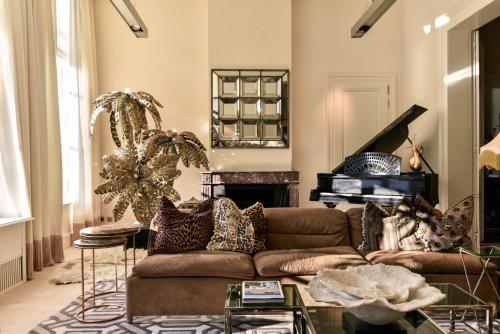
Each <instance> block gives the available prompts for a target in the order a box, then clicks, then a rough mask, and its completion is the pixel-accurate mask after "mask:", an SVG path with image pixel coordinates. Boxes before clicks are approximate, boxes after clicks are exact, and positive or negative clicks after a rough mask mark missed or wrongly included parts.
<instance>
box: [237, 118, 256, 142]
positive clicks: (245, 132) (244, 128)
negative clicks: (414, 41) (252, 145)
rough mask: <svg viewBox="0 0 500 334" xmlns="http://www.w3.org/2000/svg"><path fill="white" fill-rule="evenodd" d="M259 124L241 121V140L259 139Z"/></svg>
mask: <svg viewBox="0 0 500 334" xmlns="http://www.w3.org/2000/svg"><path fill="white" fill-rule="evenodd" d="M258 125H259V123H258V121H242V122H241V125H240V127H241V140H255V139H259V137H260V136H259V126H258Z"/></svg>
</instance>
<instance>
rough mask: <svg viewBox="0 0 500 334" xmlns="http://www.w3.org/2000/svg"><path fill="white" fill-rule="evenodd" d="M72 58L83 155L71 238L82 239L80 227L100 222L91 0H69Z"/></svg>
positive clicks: (95, 83)
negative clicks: (91, 126)
mask: <svg viewBox="0 0 500 334" xmlns="http://www.w3.org/2000/svg"><path fill="white" fill-rule="evenodd" d="M70 1H71V2H70V6H71V10H70V13H71V16H70V25H71V29H70V32H71V33H70V50H69V53H70V58H71V64H72V66H73V67H74V68H76V69H77V81H78V82H77V85H78V96H79V100H78V114H79V116H80V133H79V137H80V140H79V142H80V145H81V152H80V153H81V154H80V161H79V166H82V167H83V168H80V173H79V174H80V175H79V179H78V181H76V180H75V182H79V186H78V189H79V193H78V196H77V198H76V200H75V202H74V203H73V210H72V217H71V221H72V226H71V232H72V233H71V235H72V237H71V239H72V241H74V240H77V239H79V238H80V233H79V232H80V230H81V229H82V228H84V227H86V226H94V225H98V224H99V222H100V221H99V215H100V214H99V213H100V210H99V208H100V203H99V197H98V196H97V195H96V194H94V189H95V188H96V187H97V185H98V184H99V171H100V153H99V152H100V151H99V130H98V129H97V131H96V135H95V136H93V137H90V133H89V119H90V113H91V111H92V101H93V100H94V99H95V98H96V97H97V65H96V54H95V32H94V8H93V1H92V0H70Z"/></svg>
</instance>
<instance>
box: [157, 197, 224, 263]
mask: <svg viewBox="0 0 500 334" xmlns="http://www.w3.org/2000/svg"><path fill="white" fill-rule="evenodd" d="M213 205H214V202H213V200H212V199H208V200H206V201H204V202H202V203H200V204H199V205H197V206H196V207H195V208H194V209H193V210H191V211H190V212H182V211H179V210H178V209H177V208H176V207H175V205H174V204H173V203H172V202H171V201H170V200H168V199H167V198H165V197H163V198H162V199H161V200H160V204H159V205H158V210H157V217H156V224H157V227H158V232H157V234H156V238H155V241H154V245H153V247H151V248H150V249H149V251H148V253H149V255H152V254H164V253H180V252H185V251H190V250H197V249H205V247H207V244H208V242H209V241H210V238H211V237H212V233H213V220H212V211H213Z"/></svg>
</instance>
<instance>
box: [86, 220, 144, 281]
mask: <svg viewBox="0 0 500 334" xmlns="http://www.w3.org/2000/svg"><path fill="white" fill-rule="evenodd" d="M140 231H141V226H140V225H137V224H130V223H115V224H107V225H100V226H92V227H86V228H84V229H81V230H80V236H81V237H82V239H84V240H97V239H99V240H100V239H109V238H116V237H125V238H127V237H129V236H132V250H133V260H134V262H133V263H134V266H135V235H136V234H137V233H139V232H140ZM125 273H126V272H125ZM125 277H126V275H125Z"/></svg>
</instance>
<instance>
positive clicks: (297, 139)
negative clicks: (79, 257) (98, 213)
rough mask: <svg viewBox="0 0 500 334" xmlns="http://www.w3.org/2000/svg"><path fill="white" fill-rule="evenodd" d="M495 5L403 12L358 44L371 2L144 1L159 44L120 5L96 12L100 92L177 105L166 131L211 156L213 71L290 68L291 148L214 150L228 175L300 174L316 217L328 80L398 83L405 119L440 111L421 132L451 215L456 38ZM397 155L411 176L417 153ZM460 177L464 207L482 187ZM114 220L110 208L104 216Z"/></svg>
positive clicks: (188, 174)
mask: <svg viewBox="0 0 500 334" xmlns="http://www.w3.org/2000/svg"><path fill="white" fill-rule="evenodd" d="M491 2H492V0H473V1H472V0H470V1H464V0H446V1H443V0H404V1H398V2H396V4H395V5H394V6H393V7H392V8H391V9H390V10H389V11H388V12H387V13H386V14H385V15H384V16H383V17H382V19H381V20H380V21H379V22H377V24H376V25H375V26H374V27H373V28H372V29H371V30H370V32H369V33H368V34H367V35H366V36H365V37H363V38H361V39H351V38H350V27H351V26H352V24H353V23H354V22H355V21H356V20H357V19H358V18H359V16H360V14H361V13H362V12H363V10H364V9H365V6H366V1H364V0H353V1H344V0H208V1H205V0H182V1H180V0H136V7H137V9H138V11H139V12H140V13H141V16H142V17H143V18H144V21H145V22H146V24H147V26H148V28H149V34H150V35H149V38H147V39H137V38H135V37H134V35H133V34H132V33H131V32H130V31H129V29H127V27H126V26H125V23H124V22H123V21H122V19H121V18H120V16H119V15H118V13H117V12H116V11H115V10H114V9H113V7H112V6H111V4H110V3H109V1H101V0H96V1H95V14H96V34H97V57H98V59H97V60H98V70H99V92H100V93H104V92H106V91H109V90H115V89H123V88H125V87H130V88H132V89H141V90H146V91H149V92H151V93H152V94H153V95H154V96H156V97H157V98H158V99H159V100H160V101H161V102H162V103H163V104H164V105H165V110H163V111H162V116H163V118H164V126H163V127H164V128H176V129H179V130H181V129H188V130H191V131H193V132H195V133H196V134H197V135H198V136H199V137H200V138H201V139H202V141H203V142H204V143H205V144H206V145H207V147H208V146H209V142H208V140H209V136H208V133H209V107H210V105H209V71H210V69H211V68H289V69H290V70H291V94H292V121H291V148H290V149H288V150H255V149H254V150H252V149H250V150H249V149H245V150H225V149H224V150H222V149H219V150H216V149H209V158H210V160H211V168H212V169H217V170H277V169H282V170H288V169H293V170H297V171H299V172H300V176H301V187H300V189H301V190H300V204H301V206H312V205H321V204H320V203H313V202H309V200H308V199H309V191H310V190H311V189H313V188H314V187H315V186H316V173H317V172H326V171H328V152H327V142H328V136H327V129H328V124H327V123H326V120H327V114H326V113H327V108H326V100H327V93H328V92H327V76H328V75H329V74H330V75H331V74H395V75H396V82H397V83H396V86H397V103H396V104H397V112H398V113H401V112H403V111H404V110H406V109H407V108H408V107H409V106H411V105H413V104H420V105H422V106H424V107H427V108H429V111H428V112H426V113H425V114H424V115H422V116H421V117H420V118H419V119H418V120H417V121H416V122H415V124H414V125H413V126H412V127H411V132H412V133H416V138H417V141H418V142H419V143H421V144H423V145H424V155H425V157H426V158H427V160H428V161H429V163H430V164H431V165H432V167H433V168H434V169H435V170H436V172H438V173H440V179H441V181H442V183H441V197H442V199H443V201H442V206H443V207H447V205H448V182H447V177H446V175H447V174H448V172H449V171H450V170H451V169H450V167H449V166H448V165H447V161H448V156H445V155H444V154H445V150H444V149H443V147H444V145H446V143H447V141H448V137H447V136H448V135H445V133H444V130H443V129H444V128H445V127H447V126H448V123H447V122H448V113H447V109H446V108H447V103H446V99H447V96H446V94H445V93H444V92H443V91H444V90H446V87H444V85H443V77H444V76H445V75H446V74H447V72H448V64H447V61H446V38H445V37H444V36H446V31H447V30H448V29H449V27H451V26H452V25H453V24H457V22H460V20H463V19H464V18H466V17H467V13H468V15H471V14H472V13H473V12H474V11H476V10H478V9H479V8H482V7H484V6H485V5H487V4H488V3H491ZM445 13H448V14H452V15H451V22H450V23H449V25H448V26H445V27H444V28H441V29H437V30H436V29H434V27H433V28H432V30H431V33H430V34H425V33H424V32H423V26H424V25H425V24H431V25H433V23H434V19H435V18H436V17H437V16H439V15H441V14H445ZM105 118H106V117H105V116H103V117H102V118H101V119H100V122H101V124H103V126H102V127H101V129H102V138H103V140H102V143H101V146H102V150H103V153H106V152H107V153H109V152H111V150H112V149H113V147H114V146H113V143H112V141H111V139H110V136H109V133H108V124H107V120H106V119H105ZM466 122H469V120H466ZM466 124H467V123H465V125H466ZM445 125H446V126H445ZM462 125H464V122H462ZM462 139H464V138H462ZM465 141H467V139H465ZM404 146H407V144H404ZM397 153H398V154H401V155H403V157H404V160H403V161H404V166H403V169H404V170H406V169H407V162H406V158H407V157H408V156H409V151H407V150H403V149H400V150H399V151H398V152H397ZM446 154H448V153H446ZM452 172H453V173H455V172H456V173H455V175H456V180H455V181H454V182H458V183H459V184H458V185H457V187H459V188H461V189H462V190H459V191H454V195H453V196H461V194H460V193H461V192H465V191H466V190H467V189H468V188H469V187H470V183H469V181H467V180H465V181H464V180H463V179H464V176H463V175H461V173H462V172H460V171H458V170H455V171H452ZM469 172H470V171H469ZM462 174H463V173H462ZM177 189H178V190H179V191H180V193H181V195H182V197H183V199H187V198H189V197H191V196H199V171H198V170H196V169H191V170H189V171H184V175H183V176H182V177H181V179H180V180H179V181H178V182H177ZM453 196H452V197H453ZM110 211H111V207H110V206H107V208H106V209H105V211H104V212H105V213H106V214H107V215H109V212H110Z"/></svg>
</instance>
